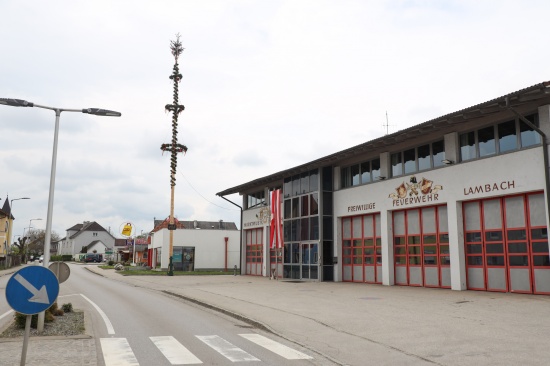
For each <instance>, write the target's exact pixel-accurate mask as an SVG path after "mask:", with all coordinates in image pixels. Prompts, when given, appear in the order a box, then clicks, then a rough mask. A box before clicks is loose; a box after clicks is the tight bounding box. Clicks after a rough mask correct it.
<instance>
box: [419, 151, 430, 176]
mask: <svg viewBox="0 0 550 366" xmlns="http://www.w3.org/2000/svg"><path fill="white" fill-rule="evenodd" d="M431 166H432V164H431V155H430V145H422V146H419V147H418V170H426V169H430V168H431Z"/></svg>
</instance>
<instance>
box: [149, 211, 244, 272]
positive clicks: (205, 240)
mask: <svg viewBox="0 0 550 366" xmlns="http://www.w3.org/2000/svg"><path fill="white" fill-rule="evenodd" d="M239 243H240V231H239V230H238V229H237V226H236V225H235V223H233V222H223V221H221V220H220V221H179V222H177V223H176V230H174V241H173V263H174V270H186V271H193V270H224V269H232V268H234V266H237V267H239V261H240V257H239V255H240V245H239ZM149 252H150V254H149V258H150V259H149V264H150V265H151V266H152V267H157V268H161V269H163V270H165V269H168V264H169V257H170V231H169V230H168V220H164V221H162V220H155V228H154V229H153V231H152V232H151V244H150V245H149Z"/></svg>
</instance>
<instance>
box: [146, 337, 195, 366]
mask: <svg viewBox="0 0 550 366" xmlns="http://www.w3.org/2000/svg"><path fill="white" fill-rule="evenodd" d="M149 339H150V340H152V341H153V343H154V344H155V346H157V348H158V349H159V350H160V351H161V352H162V354H163V355H164V357H166V358H167V359H168V361H170V363H171V364H172V365H192V364H198V363H202V361H201V360H199V359H198V358H197V357H196V356H195V355H194V354H192V353H191V352H190V351H189V350H188V349H187V348H185V347H184V346H183V345H182V344H181V343H180V342H178V341H177V340H176V338H174V337H172V336H159V337H149Z"/></svg>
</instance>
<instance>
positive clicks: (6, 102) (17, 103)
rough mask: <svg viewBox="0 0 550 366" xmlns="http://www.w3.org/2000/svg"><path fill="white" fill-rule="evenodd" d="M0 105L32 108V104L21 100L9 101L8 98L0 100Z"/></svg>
mask: <svg viewBox="0 0 550 366" xmlns="http://www.w3.org/2000/svg"><path fill="white" fill-rule="evenodd" d="M0 104H4V105H9V106H12V107H33V106H34V103H31V102H27V101H26V100H23V99H10V98H0Z"/></svg>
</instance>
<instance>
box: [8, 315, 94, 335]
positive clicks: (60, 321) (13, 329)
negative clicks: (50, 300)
mask: <svg viewBox="0 0 550 366" xmlns="http://www.w3.org/2000/svg"><path fill="white" fill-rule="evenodd" d="M85 330H86V329H85V326H84V312H82V311H72V312H70V313H65V314H64V315H60V316H56V317H55V320H54V321H53V322H51V323H44V331H43V332H41V333H38V330H36V329H34V328H32V327H31V331H30V336H31V337H33V336H74V335H80V334H84V332H85ZM24 336H25V328H19V327H18V326H17V324H15V320H14V321H13V323H12V324H11V325H10V326H9V327H8V328H6V330H4V332H2V334H0V338H16V337H24Z"/></svg>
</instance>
